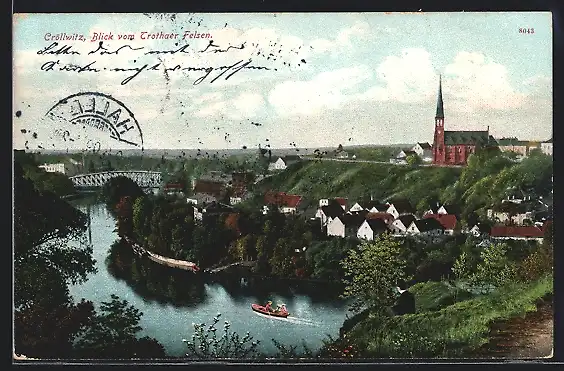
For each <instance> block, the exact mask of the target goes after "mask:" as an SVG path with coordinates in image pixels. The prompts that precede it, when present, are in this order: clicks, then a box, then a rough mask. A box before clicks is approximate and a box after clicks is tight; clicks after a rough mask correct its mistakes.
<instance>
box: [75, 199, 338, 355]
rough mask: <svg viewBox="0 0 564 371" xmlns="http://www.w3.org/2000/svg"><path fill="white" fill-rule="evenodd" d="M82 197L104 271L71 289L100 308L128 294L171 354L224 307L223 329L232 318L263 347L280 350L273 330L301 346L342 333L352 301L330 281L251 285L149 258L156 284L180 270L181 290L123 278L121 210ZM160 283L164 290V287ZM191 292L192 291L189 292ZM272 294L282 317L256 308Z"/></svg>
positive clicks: (266, 350)
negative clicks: (333, 291) (118, 267)
mask: <svg viewBox="0 0 564 371" xmlns="http://www.w3.org/2000/svg"><path fill="white" fill-rule="evenodd" d="M76 205H77V207H78V208H79V209H81V210H82V211H84V212H86V213H88V214H89V215H90V218H89V221H90V223H89V228H88V231H87V235H88V237H89V239H90V242H91V244H92V246H93V255H94V259H96V267H97V269H98V271H97V273H95V274H92V275H90V276H89V277H88V280H87V281H86V282H84V283H82V284H80V285H74V286H71V287H70V292H71V295H72V296H73V297H74V298H75V300H77V301H79V300H80V299H81V298H85V299H87V300H90V301H92V302H93V303H94V304H95V306H96V308H97V309H98V308H99V304H100V303H101V302H103V301H109V300H110V295H111V294H115V295H117V296H119V298H120V299H125V300H127V301H128V302H129V304H131V305H133V306H135V308H137V309H139V310H140V311H141V312H142V313H143V315H142V317H141V321H140V326H141V327H142V328H143V330H142V331H141V333H140V335H141V336H145V335H147V336H150V337H153V338H155V339H157V340H158V341H159V342H160V343H161V344H162V345H163V346H164V347H165V350H166V352H167V354H168V355H170V356H183V355H184V354H185V353H186V347H185V345H184V343H183V342H182V339H190V338H191V336H192V334H193V327H192V324H193V323H206V324H210V323H211V321H212V319H213V317H214V316H215V315H216V314H218V313H221V318H220V319H221V321H220V323H219V325H220V326H218V327H219V328H218V330H221V329H222V327H223V321H229V322H230V323H231V329H232V330H233V331H235V332H237V333H239V334H241V335H244V334H245V333H246V332H247V331H249V332H250V333H251V335H252V336H253V338H254V340H260V345H259V349H260V350H261V351H262V352H263V353H265V354H270V355H271V354H273V353H274V352H275V351H276V347H275V345H274V343H273V342H272V340H271V339H272V338H274V339H276V340H277V341H278V342H280V343H282V344H284V345H286V346H290V345H297V346H298V348H299V349H301V342H302V340H303V341H305V342H306V343H307V345H308V347H309V348H310V349H313V350H315V349H318V348H319V347H320V346H321V345H322V344H323V343H322V341H323V340H324V339H327V335H330V336H332V337H336V336H337V335H338V332H339V328H340V327H341V325H342V324H343V321H344V320H345V317H346V314H347V305H346V303H344V302H343V301H341V300H339V299H336V298H335V297H330V296H327V295H326V294H325V293H326V292H327V291H329V290H327V289H325V288H318V289H315V288H314V289H313V290H312V289H311V287H310V288H309V289H308V290H303V289H300V287H299V286H298V287H296V286H290V283H283V284H281V283H277V284H276V285H275V286H274V287H273V285H270V287H269V286H268V285H267V286H265V285H264V282H262V283H261V286H260V287H258V286H256V285H254V284H252V283H251V284H250V285H249V284H247V285H244V283H242V282H240V278H229V279H227V280H217V279H216V280H213V281H212V280H210V279H202V278H198V276H197V275H195V274H194V273H191V272H186V271H180V270H177V269H174V268H165V267H162V266H158V264H157V263H154V262H150V263H146V264H151V266H150V268H149V269H150V270H159V273H158V274H159V276H158V277H159V278H158V279H157V280H154V282H150V283H151V286H152V287H153V286H158V285H159V284H160V283H161V281H163V280H162V279H161V278H162V277H163V274H165V275H168V276H171V277H172V276H174V277H176V278H175V279H174V280H171V282H172V281H174V284H172V283H171V285H175V286H174V287H173V288H171V289H170V290H172V291H175V290H176V291H177V292H176V293H175V294H173V295H168V296H167V295H165V294H164V291H166V289H155V288H154V287H153V289H152V292H151V290H149V289H147V288H146V287H140V285H136V284H135V283H134V282H132V280H131V279H127V278H123V277H119V278H118V277H116V274H112V271H111V269H109V265H108V263H107V260H108V259H107V258H108V255H109V254H110V251H111V246H112V244H113V243H114V242H115V241H116V240H117V238H118V236H117V233H116V232H115V231H114V229H115V221H114V219H113V217H112V216H111V215H110V214H109V212H108V211H107V210H106V208H105V207H104V206H103V205H102V204H99V203H95V202H88V201H86V202H85V201H84V200H82V201H81V202H77V203H76ZM110 260H111V259H110ZM146 270H147V268H145V271H146ZM163 272H164V273H163ZM155 275H156V273H155ZM165 281H166V279H165ZM146 286H148V284H147V285H146ZM167 287H171V286H167ZM159 290H160V291H163V294H162V295H161V294H160V293H159ZM188 292H190V294H189V295H188V296H189V298H188V299H186V298H181V297H182V296H186V295H184V294H186V293H188ZM266 300H272V302H273V303H274V304H277V303H284V304H286V306H287V308H288V310H289V312H290V313H291V314H290V317H289V318H288V319H286V320H282V319H275V318H270V317H265V316H262V315H260V314H258V313H255V312H253V311H252V310H251V309H250V306H251V304H252V303H262V304H264V302H265V301H266Z"/></svg>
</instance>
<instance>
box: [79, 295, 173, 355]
mask: <svg viewBox="0 0 564 371" xmlns="http://www.w3.org/2000/svg"><path fill="white" fill-rule="evenodd" d="M100 311H101V313H100V314H96V315H95V316H94V317H93V318H92V320H91V323H90V326H88V328H87V329H86V331H85V332H84V333H83V334H82V335H81V337H80V338H79V339H78V340H77V342H76V351H77V354H78V355H79V356H80V357H81V358H106V359H119V358H159V357H164V356H165V352H164V348H163V347H162V345H161V344H159V343H158V342H157V341H156V340H155V339H152V338H149V337H144V338H141V339H138V338H137V333H138V332H139V331H141V330H142V328H141V326H139V320H140V319H141V315H142V313H141V312H140V311H139V310H138V309H136V308H135V307H133V306H130V305H129V304H128V303H127V301H126V300H119V297H118V296H116V295H113V294H112V295H111V301H110V302H102V304H101V305H100Z"/></svg>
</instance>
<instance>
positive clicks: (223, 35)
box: [13, 12, 552, 149]
mask: <svg viewBox="0 0 564 371" xmlns="http://www.w3.org/2000/svg"><path fill="white" fill-rule="evenodd" d="M13 22H14V36H13V38H14V40H13V45H14V46H13V48H14V65H15V67H14V77H15V78H14V111H20V112H21V115H18V116H16V115H15V114H14V121H13V123H14V125H13V127H14V130H13V133H14V146H15V147H16V148H22V147H23V146H24V143H25V142H26V141H27V142H28V146H30V148H33V147H34V146H38V145H41V146H42V147H44V148H47V147H49V148H52V147H56V148H61V147H65V146H67V147H70V148H73V147H72V146H84V145H85V143H84V139H80V140H78V139H77V140H76V141H74V142H69V141H64V140H61V138H60V135H59V136H58V135H57V134H56V133H55V132H59V133H60V132H61V131H63V132H64V131H65V130H68V131H69V133H68V134H70V136H73V135H75V136H76V137H77V138H78V137H79V136H80V135H79V134H80V133H76V130H77V127H76V125H73V124H70V123H69V122H68V121H59V122H53V120H52V119H46V118H45V113H46V112H47V111H48V110H49V108H51V107H52V106H53V105H54V104H55V103H56V102H57V101H59V100H61V99H63V98H65V97H66V96H69V95H72V94H75V93H78V92H84V91H98V92H101V93H104V94H108V95H111V96H113V97H115V98H117V99H119V100H120V101H121V102H123V104H124V105H125V106H127V107H128V108H129V109H130V110H131V111H132V112H134V114H135V117H136V119H137V120H138V123H139V126H140V128H141V130H142V131H143V145H144V147H145V148H240V147H242V146H247V147H249V148H252V147H256V146H258V144H262V145H263V146H265V144H270V145H271V146H272V147H289V146H290V143H295V145H296V146H298V147H311V148H314V147H316V146H331V145H335V146H336V145H337V144H339V143H342V144H343V145H353V144H393V143H409V142H417V141H431V140H432V133H433V119H434V113H435V106H436V93H437V88H438V77H439V74H442V76H443V97H444V101H445V102H444V106H445V126H446V129H447V130H485V129H486V127H487V126H489V127H490V132H491V133H492V134H493V135H494V136H496V137H502V136H517V137H520V138H523V139H531V140H545V139H548V138H549V137H551V135H552V134H551V133H552V25H551V24H552V19H551V14H550V13H529V12H513V13H391V14H385V13H317V14H313V13H308V14H299V13H285V14H256V13H255V14H195V15H190V14H177V15H175V16H174V17H172V15H151V16H146V15H142V14H115V15H111V14H84V15H79V14H57V15H54V14H28V15H17V16H15V17H14V21H13ZM198 22H199V23H200V25H199V26H197V23H198ZM519 28H534V33H528V34H520V33H519ZM185 30H190V31H197V32H209V33H210V34H212V37H213V40H214V43H216V44H218V45H221V47H227V46H228V45H233V46H236V45H240V44H241V43H243V42H245V46H246V47H245V49H244V50H240V51H239V50H237V51H233V52H229V53H213V55H212V54H206V55H204V54H197V53H192V54H190V55H182V56H179V55H174V56H166V57H164V58H161V61H160V62H161V63H162V64H163V65H166V66H170V67H174V66H175V65H176V64H181V65H183V66H199V67H201V66H221V65H226V64H233V63H234V62H236V61H237V60H247V59H248V58H251V59H252V61H253V62H252V65H254V66H263V67H268V68H271V70H269V71H258V70H249V69H244V70H241V71H239V72H237V74H235V75H233V77H232V78H230V79H229V80H227V81H224V80H222V79H219V80H217V81H216V82H214V83H212V84H210V83H207V82H204V83H201V84H199V85H193V84H192V82H193V81H194V80H195V78H197V77H198V74H193V73H190V74H185V73H182V72H178V73H176V72H174V73H169V76H168V77H166V76H165V74H164V73H163V71H160V72H158V71H144V72H143V73H141V74H140V75H139V76H138V77H136V78H135V79H133V80H132V81H131V82H130V83H128V84H126V85H120V81H121V80H122V79H123V77H125V76H127V75H123V74H122V75H119V74H117V73H115V72H114V73H106V72H100V73H81V74H76V73H75V72H61V71H48V72H46V71H41V70H40V68H41V66H42V65H43V64H44V63H45V62H47V61H51V60H57V59H58V60H59V62H60V63H62V64H65V63H70V64H77V65H85V64H88V63H89V62H91V61H93V60H96V65H97V66H100V67H108V68H109V67H123V68H126V67H132V66H138V65H142V64H143V63H151V62H152V63H156V62H158V61H157V58H156V57H155V56H142V55H141V54H140V53H141V52H138V53H137V54H136V52H132V53H129V54H128V53H125V54H123V53H120V55H119V56H112V57H111V58H110V57H108V56H104V57H97V58H95V57H93V56H88V55H87V52H88V51H91V50H93V49H95V46H96V43H94V42H90V41H85V42H81V41H70V42H66V45H72V47H73V50H77V51H79V52H81V55H80V56H76V55H75V56H69V55H38V54H37V51H38V50H40V49H41V48H44V47H46V46H47V45H49V44H50V43H51V42H52V41H46V40H45V34H46V33H51V34H57V33H62V32H64V33H67V34H74V33H76V34H83V35H84V36H85V37H86V38H87V39H89V38H90V37H89V35H91V34H92V33H93V32H100V31H103V32H110V31H111V32H112V33H114V34H118V33H134V34H135V35H136V39H135V40H133V41H131V42H128V43H129V44H130V45H132V46H133V47H144V48H145V49H144V50H151V49H152V50H155V49H161V50H164V49H172V48H177V47H176V46H175V45H174V42H175V41H170V40H159V41H156V40H151V41H146V40H139V38H138V35H139V33H140V32H141V31H148V32H158V31H163V32H177V33H179V34H180V36H182V34H183V31H185ZM114 37H115V36H114ZM176 41H178V42H180V44H179V45H180V46H182V45H183V44H182V43H183V41H182V40H176ZM208 42H209V41H208V40H195V39H194V40H193V41H190V42H189V44H190V48H193V49H194V50H201V49H203V48H204V47H205V46H206V45H207V43H208ZM274 43H276V45H274ZM123 44H124V43H123V42H122V41H117V40H114V41H111V42H105V45H107V46H108V48H109V49H112V48H113V49H115V48H117V47H119V46H122V45H123ZM280 45H282V47H280ZM257 51H260V52H262V53H259V54H258V55H257ZM270 52H273V53H274V54H277V55H281V56H282V57H279V58H278V59H277V60H276V61H273V60H272V59H270V60H266V59H264V57H263V56H265V55H268V53H270ZM301 59H304V60H305V61H306V63H305V64H304V63H302V62H300V61H301ZM284 62H286V63H287V64H284ZM288 64H290V67H288ZM274 68H276V71H274ZM210 76H211V75H210ZM250 121H253V122H258V123H260V124H261V126H255V125H251V124H250ZM22 129H23V130H25V134H24V133H22ZM57 130H58V131H57ZM73 130H74V131H75V132H73ZM78 131H80V130H78ZM33 132H36V133H37V138H33V137H30V134H31V133H33ZM85 133H86V134H87V136H83V137H88V138H89V139H93V138H96V140H98V141H99V142H100V143H101V146H102V147H110V148H118V147H120V146H121V147H123V148H128V146H127V145H126V144H124V143H118V142H116V141H115V140H113V139H110V138H108V136H107V133H102V132H100V131H99V130H98V131H88V132H85ZM226 134H228V135H226ZM68 137H69V136H68V135H67V138H68ZM267 139H268V141H267ZM62 149H64V148H62Z"/></svg>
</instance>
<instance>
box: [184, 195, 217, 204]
mask: <svg viewBox="0 0 564 371" xmlns="http://www.w3.org/2000/svg"><path fill="white" fill-rule="evenodd" d="M186 202H188V203H189V204H193V205H206V204H209V203H212V202H217V198H215V197H214V196H211V195H208V194H205V193H196V194H195V195H193V196H190V197H188V198H186Z"/></svg>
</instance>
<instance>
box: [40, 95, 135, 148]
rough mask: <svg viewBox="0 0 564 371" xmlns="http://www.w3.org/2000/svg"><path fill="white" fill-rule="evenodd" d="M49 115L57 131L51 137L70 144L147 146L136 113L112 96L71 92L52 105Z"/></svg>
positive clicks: (47, 114) (75, 145) (94, 146)
mask: <svg viewBox="0 0 564 371" xmlns="http://www.w3.org/2000/svg"><path fill="white" fill-rule="evenodd" d="M45 118H46V119H47V120H48V121H49V126H50V128H51V129H52V130H51V132H52V134H54V135H53V136H51V139H54V137H56V138H58V139H59V141H60V140H62V141H63V142H66V143H65V144H66V145H67V146H71V147H74V148H77V149H88V150H93V151H99V150H100V149H101V147H114V148H117V147H122V148H139V149H143V132H142V131H141V128H140V127H139V123H138V122H137V119H136V118H135V115H134V114H133V112H131V110H130V109H129V108H127V107H126V106H125V105H124V104H123V103H122V102H120V101H119V100H117V99H116V98H114V97H112V96H111V95H107V94H103V93H99V92H82V93H77V94H73V95H69V96H68V97H66V98H63V99H61V100H60V101H59V102H57V103H56V104H55V105H54V106H53V107H51V108H50V109H49V110H48V111H47V113H46V114H45ZM114 141H115V142H114ZM112 142H113V143H112Z"/></svg>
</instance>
